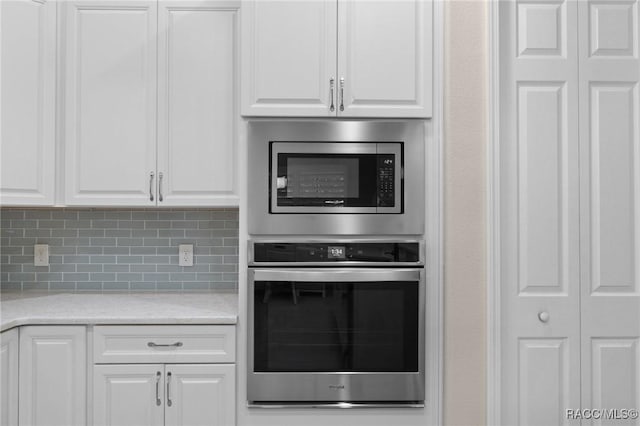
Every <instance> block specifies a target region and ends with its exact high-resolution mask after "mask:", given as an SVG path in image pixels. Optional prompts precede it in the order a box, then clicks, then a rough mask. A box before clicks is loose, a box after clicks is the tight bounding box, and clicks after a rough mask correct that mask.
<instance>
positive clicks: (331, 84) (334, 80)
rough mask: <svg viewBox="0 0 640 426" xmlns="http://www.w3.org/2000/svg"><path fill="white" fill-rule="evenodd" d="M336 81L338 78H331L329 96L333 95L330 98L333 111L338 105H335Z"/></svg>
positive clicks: (330, 109)
mask: <svg viewBox="0 0 640 426" xmlns="http://www.w3.org/2000/svg"><path fill="white" fill-rule="evenodd" d="M335 82H336V79H335V78H333V77H331V79H330V80H329V96H331V98H330V99H331V105H330V106H329V111H331V112H333V111H335V110H336V107H335V106H333V89H334V86H335Z"/></svg>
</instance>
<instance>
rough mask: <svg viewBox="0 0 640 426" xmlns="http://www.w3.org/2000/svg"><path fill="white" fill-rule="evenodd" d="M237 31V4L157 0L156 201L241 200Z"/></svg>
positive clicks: (220, 202)
mask: <svg viewBox="0 0 640 426" xmlns="http://www.w3.org/2000/svg"><path fill="white" fill-rule="evenodd" d="M237 31H238V3H234V2H222V1H218V0H214V1H182V0H179V1H162V0H161V1H160V2H159V28H158V40H159V50H158V59H159V61H158V63H159V69H158V83H159V85H158V95H159V104H158V111H159V117H158V179H159V180H158V184H159V187H158V205H172V206H187V205H196V206H202V205H206V206H217V205H234V204H237V203H238V201H237V198H238V193H237V189H238V181H237V174H236V167H234V165H235V163H236V158H237V156H236V144H235V140H236V135H237V117H238V112H239V111H238V106H237V104H236V102H235V99H237V96H236V91H237V84H236V74H237V50H238V47H237V44H238V43H237V40H238V36H237ZM160 179H161V181H160Z"/></svg>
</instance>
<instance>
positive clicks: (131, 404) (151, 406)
mask: <svg viewBox="0 0 640 426" xmlns="http://www.w3.org/2000/svg"><path fill="white" fill-rule="evenodd" d="M164 389H165V387H164V365H162V364H113V365H95V366H94V367H93V425H94V426H125V425H136V426H163V425H164V409H165V398H164V397H165V392H164ZM203 424H204V423H203Z"/></svg>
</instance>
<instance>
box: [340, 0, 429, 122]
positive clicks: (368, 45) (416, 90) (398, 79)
mask: <svg viewBox="0 0 640 426" xmlns="http://www.w3.org/2000/svg"><path fill="white" fill-rule="evenodd" d="M431 15H432V4H431V1H425V0H401V1H379V0H367V1H360V0H358V1H352V0H341V1H338V22H339V24H338V75H337V77H338V80H337V85H338V94H337V97H338V101H337V102H338V115H343V116H349V117H424V118H426V117H430V116H431V111H432V102H431V98H432V95H431V93H432V88H431V86H432V37H433V34H432V32H433V31H432V24H431V22H432V19H431ZM343 107H344V110H343Z"/></svg>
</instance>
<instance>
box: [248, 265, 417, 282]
mask: <svg viewBox="0 0 640 426" xmlns="http://www.w3.org/2000/svg"><path fill="white" fill-rule="evenodd" d="M422 271H423V269H406V268H402V269H355V270H354V269H353V268H348V269H347V268H341V269H305V270H300V269H293V270H292V269H253V270H250V273H251V272H253V278H254V280H255V281H299V282H305V281H307V282H325V283H326V282H370V281H420V275H421V273H422Z"/></svg>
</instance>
